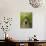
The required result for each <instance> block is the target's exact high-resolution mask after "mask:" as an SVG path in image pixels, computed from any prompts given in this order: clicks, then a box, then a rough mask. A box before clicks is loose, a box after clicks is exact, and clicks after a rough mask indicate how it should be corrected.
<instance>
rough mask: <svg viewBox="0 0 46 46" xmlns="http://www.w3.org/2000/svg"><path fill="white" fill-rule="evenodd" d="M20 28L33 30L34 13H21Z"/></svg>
mask: <svg viewBox="0 0 46 46" xmlns="http://www.w3.org/2000/svg"><path fill="white" fill-rule="evenodd" d="M20 28H32V12H21V13H20Z"/></svg>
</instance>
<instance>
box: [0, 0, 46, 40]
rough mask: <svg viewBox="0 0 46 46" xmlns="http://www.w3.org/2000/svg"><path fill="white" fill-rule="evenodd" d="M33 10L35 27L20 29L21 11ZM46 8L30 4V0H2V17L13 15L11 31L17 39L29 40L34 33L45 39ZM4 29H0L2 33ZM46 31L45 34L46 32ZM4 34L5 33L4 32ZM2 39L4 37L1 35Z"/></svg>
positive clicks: (0, 13) (0, 12) (0, 14)
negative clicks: (34, 6)
mask: <svg viewBox="0 0 46 46" xmlns="http://www.w3.org/2000/svg"><path fill="white" fill-rule="evenodd" d="M21 11H24V12H26V11H27V12H28V11H29V12H32V13H33V28H32V29H20V12H21ZM45 12H46V9H45V8H44V7H43V8H41V7H40V8H33V7H32V6H30V4H29V1H28V0H0V17H3V16H6V17H7V16H8V17H13V22H12V26H11V28H10V31H8V33H10V34H11V35H12V36H13V37H15V38H16V39H17V40H27V39H29V37H32V36H33V35H34V34H36V35H37V39H39V40H44V39H45V34H46V33H45V32H44V31H45V21H46V20H45V15H46V13H45ZM2 33H3V31H0V35H2ZM44 33H45V34H44ZM3 34H4V33H3ZM0 39H4V37H2V36H0Z"/></svg>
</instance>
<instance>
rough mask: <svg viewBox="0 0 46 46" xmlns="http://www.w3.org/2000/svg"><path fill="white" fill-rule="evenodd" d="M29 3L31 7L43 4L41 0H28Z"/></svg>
mask: <svg viewBox="0 0 46 46" xmlns="http://www.w3.org/2000/svg"><path fill="white" fill-rule="evenodd" d="M29 3H30V5H31V6H32V7H34V8H38V7H40V6H41V5H42V4H43V0H29Z"/></svg>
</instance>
